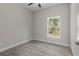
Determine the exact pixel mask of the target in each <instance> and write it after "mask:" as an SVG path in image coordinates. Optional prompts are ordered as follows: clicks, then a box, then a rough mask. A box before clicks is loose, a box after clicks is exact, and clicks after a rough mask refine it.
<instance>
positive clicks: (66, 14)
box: [33, 4, 70, 46]
mask: <svg viewBox="0 0 79 59" xmlns="http://www.w3.org/2000/svg"><path fill="white" fill-rule="evenodd" d="M52 16H60V23H61V25H60V30H61V38H60V39H53V38H47V17H52ZM33 20H34V21H33V37H34V38H33V39H34V40H39V41H44V42H49V43H55V44H59V45H63V46H70V5H69V4H62V5H58V6H55V7H50V8H47V9H43V10H40V11H36V12H34V13H33Z"/></svg>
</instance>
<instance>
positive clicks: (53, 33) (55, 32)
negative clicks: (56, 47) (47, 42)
mask: <svg viewBox="0 0 79 59" xmlns="http://www.w3.org/2000/svg"><path fill="white" fill-rule="evenodd" d="M47 25H48V26H47V35H48V37H52V38H60V17H59V16H55V17H48V21H47Z"/></svg>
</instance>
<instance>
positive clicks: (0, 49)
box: [0, 40, 31, 52]
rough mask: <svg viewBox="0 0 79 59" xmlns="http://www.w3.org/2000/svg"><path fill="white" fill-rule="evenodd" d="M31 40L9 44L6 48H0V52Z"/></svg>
mask: <svg viewBox="0 0 79 59" xmlns="http://www.w3.org/2000/svg"><path fill="white" fill-rule="evenodd" d="M29 41H31V40H25V41H21V42H18V43H16V44H13V45H10V46H7V47H5V48H2V49H0V52H2V51H5V50H8V49H10V48H13V47H16V46H19V45H21V44H24V43H27V42H29Z"/></svg>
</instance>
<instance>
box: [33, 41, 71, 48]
mask: <svg viewBox="0 0 79 59" xmlns="http://www.w3.org/2000/svg"><path fill="white" fill-rule="evenodd" d="M33 40H37V41H42V42H47V43H51V42H48V41H45V40H40V39H33ZM51 44H56V45H60V46H64V47H68V48H70V45H68V44H60V43H55V42H52V43H51Z"/></svg>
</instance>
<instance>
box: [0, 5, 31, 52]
mask: <svg viewBox="0 0 79 59" xmlns="http://www.w3.org/2000/svg"><path fill="white" fill-rule="evenodd" d="M31 39H32V12H31V11H29V10H28V9H26V7H25V6H23V5H21V4H0V51H1V50H4V49H6V48H7V47H8V48H9V47H11V45H12V46H15V45H17V44H18V43H19V44H20V42H23V41H25V42H26V41H29V40H31Z"/></svg>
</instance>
